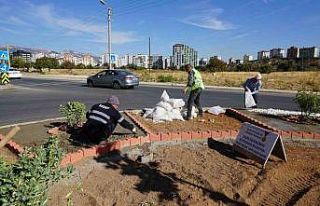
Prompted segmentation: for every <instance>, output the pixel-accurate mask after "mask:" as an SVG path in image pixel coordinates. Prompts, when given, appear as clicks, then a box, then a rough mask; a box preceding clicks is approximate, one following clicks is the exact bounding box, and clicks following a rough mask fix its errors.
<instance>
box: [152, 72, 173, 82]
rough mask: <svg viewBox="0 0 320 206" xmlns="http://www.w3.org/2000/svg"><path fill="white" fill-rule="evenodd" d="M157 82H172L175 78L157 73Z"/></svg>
mask: <svg viewBox="0 0 320 206" xmlns="http://www.w3.org/2000/svg"><path fill="white" fill-rule="evenodd" d="M157 81H158V82H174V81H176V78H174V77H173V76H172V75H162V74H161V75H159V76H158V77H157Z"/></svg>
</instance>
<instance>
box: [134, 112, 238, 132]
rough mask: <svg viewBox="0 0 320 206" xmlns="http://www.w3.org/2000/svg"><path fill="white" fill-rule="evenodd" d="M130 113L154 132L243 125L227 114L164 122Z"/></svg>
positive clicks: (206, 114) (235, 128) (223, 128)
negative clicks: (153, 120) (155, 121)
mask: <svg viewBox="0 0 320 206" xmlns="http://www.w3.org/2000/svg"><path fill="white" fill-rule="evenodd" d="M130 114H131V115H132V116H133V117H134V118H136V119H137V120H138V121H139V122H141V123H142V124H143V125H144V126H145V127H146V128H147V129H149V130H150V131H151V132H153V133H160V132H162V133H166V132H182V131H183V132H189V131H208V130H238V129H240V127H241V122H240V121H239V120H237V119H235V118H232V117H229V116H227V115H225V114H220V115H218V116H216V115H212V114H209V113H204V115H203V117H197V118H195V119H192V120H190V121H179V120H175V121H172V122H162V123H153V122H152V120H151V119H145V118H143V117H142V116H141V113H139V112H130Z"/></svg>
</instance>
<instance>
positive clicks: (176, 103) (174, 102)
mask: <svg viewBox="0 0 320 206" xmlns="http://www.w3.org/2000/svg"><path fill="white" fill-rule="evenodd" d="M168 103H169V104H171V106H172V107H173V108H181V107H183V106H184V105H185V102H184V101H183V99H169V101H168Z"/></svg>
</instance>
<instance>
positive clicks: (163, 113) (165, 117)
mask: <svg viewBox="0 0 320 206" xmlns="http://www.w3.org/2000/svg"><path fill="white" fill-rule="evenodd" d="M152 118H153V121H154V122H162V121H172V119H171V117H170V115H169V113H168V111H167V110H165V109H164V108H162V107H159V106H157V107H156V108H155V109H154V112H153V113H152Z"/></svg>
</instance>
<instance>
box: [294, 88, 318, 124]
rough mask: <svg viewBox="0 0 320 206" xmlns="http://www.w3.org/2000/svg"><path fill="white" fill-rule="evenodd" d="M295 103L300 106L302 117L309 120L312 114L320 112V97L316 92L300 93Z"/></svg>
mask: <svg viewBox="0 0 320 206" xmlns="http://www.w3.org/2000/svg"><path fill="white" fill-rule="evenodd" d="M294 101H295V102H296V103H298V104H299V107H300V111H301V115H302V116H303V117H304V118H305V119H309V118H310V115H311V113H316V112H319V111H320V96H319V95H318V94H317V93H316V92H311V91H300V92H298V93H297V95H296V97H295V98H294Z"/></svg>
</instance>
